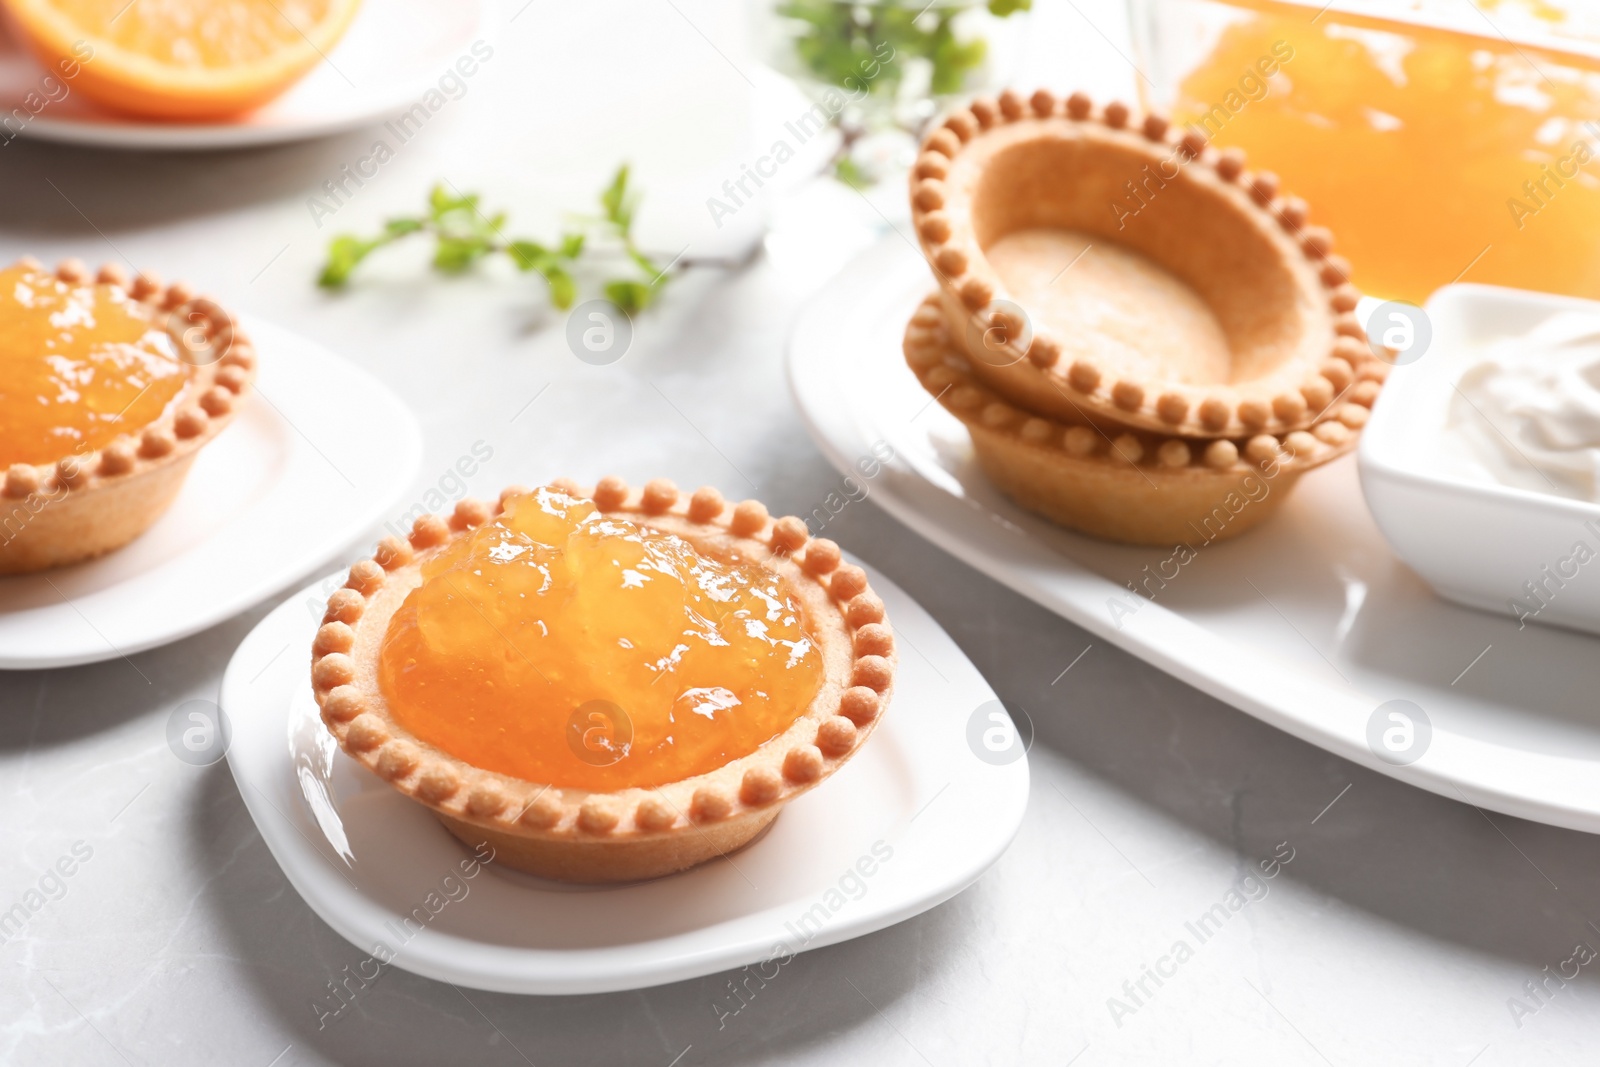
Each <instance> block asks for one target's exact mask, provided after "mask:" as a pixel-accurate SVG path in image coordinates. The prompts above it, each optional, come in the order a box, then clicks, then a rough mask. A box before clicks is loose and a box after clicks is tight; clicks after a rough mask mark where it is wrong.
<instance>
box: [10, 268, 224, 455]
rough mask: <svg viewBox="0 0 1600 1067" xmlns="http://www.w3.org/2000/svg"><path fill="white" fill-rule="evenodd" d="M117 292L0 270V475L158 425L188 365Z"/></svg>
mask: <svg viewBox="0 0 1600 1067" xmlns="http://www.w3.org/2000/svg"><path fill="white" fill-rule="evenodd" d="M155 315H156V313H154V312H152V311H151V310H150V309H149V308H148V307H146V306H144V305H141V304H140V303H139V302H137V301H135V300H133V299H132V298H130V297H129V296H128V294H127V292H126V291H125V290H123V289H121V288H119V287H116V286H111V285H101V284H91V283H84V284H74V283H69V282H64V281H61V280H60V279H58V278H56V277H55V276H53V275H51V274H48V273H46V272H44V271H40V270H33V269H30V268H28V267H10V268H7V269H4V270H0V470H4V469H6V468H8V467H10V466H11V465H12V464H14V463H23V464H30V465H38V464H49V463H54V462H56V461H57V460H59V459H62V458H63V457H65V456H69V455H72V454H74V453H80V454H87V453H89V452H92V451H94V450H97V449H100V448H103V447H105V446H106V445H108V444H110V443H111V442H112V441H113V440H114V439H115V438H117V437H119V436H122V435H124V434H133V433H137V432H138V431H139V430H140V429H142V428H143V427H145V426H148V425H149V424H150V423H153V422H155V421H156V420H157V419H159V418H160V417H161V416H162V415H163V414H164V413H165V412H166V410H167V408H168V406H169V405H170V404H171V403H172V402H173V400H174V398H175V397H177V395H178V393H179V392H180V391H182V389H183V387H184V384H185V383H186V382H187V381H188V379H189V375H190V373H191V370H192V368H191V367H190V366H189V365H188V364H186V363H184V362H183V361H182V360H181V359H180V358H179V357H178V354H177V348H176V345H174V343H173V340H172V337H171V335H170V334H169V333H168V332H167V330H166V329H165V328H164V326H163V325H162V324H161V323H159V322H157V321H155V318H154V316H155Z"/></svg>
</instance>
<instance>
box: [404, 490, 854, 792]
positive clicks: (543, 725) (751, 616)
mask: <svg viewBox="0 0 1600 1067" xmlns="http://www.w3.org/2000/svg"><path fill="white" fill-rule="evenodd" d="M422 574H423V583H422V585H420V586H419V587H417V588H416V589H414V590H412V591H411V593H410V594H409V595H407V597H406V599H405V601H404V603H403V604H401V606H400V608H399V610H397V611H396V612H395V614H394V617H393V618H392V619H391V620H390V623H389V629H388V632H387V633H386V634H385V635H384V640H383V645H382V648H381V651H380V654H379V668H378V679H379V685H380V686H381V688H382V690H383V693H384V696H385V697H386V698H387V699H388V701H389V705H390V707H391V709H392V710H393V712H394V714H395V717H396V718H397V719H398V720H399V721H400V723H401V724H402V725H404V726H405V727H406V729H408V730H410V731H411V732H412V733H413V734H414V735H416V736H417V737H419V738H421V739H422V740H424V741H427V742H429V743H431V744H433V745H435V746H437V747H439V748H441V749H443V750H444V751H446V752H449V753H451V754H452V755H454V756H456V757H457V758H459V759H462V760H465V761H466V762H468V763H471V764H473V765H474V766H477V767H482V768H484V769H486V770H492V771H499V772H500V773H502V774H508V775H512V776H514V777H517V778H522V779H525V780H527V781H532V782H542V783H549V784H551V785H554V786H560V787H575V788H583V789H595V790H613V789H622V788H629V787H634V786H643V787H648V786H654V785H660V784H663V783H666V782H672V781H678V780H680V779H683V778H686V777H689V776H692V775H695V774H701V773H704V772H707V771H711V770H715V769H716V768H718V767H721V766H723V765H724V764H726V763H727V762H729V761H730V760H733V759H737V758H738V757H740V756H744V755H747V754H749V753H750V752H753V751H755V750H756V749H757V748H758V747H760V746H761V744H762V743H763V742H765V741H767V740H768V739H770V738H772V737H774V736H776V735H777V734H779V733H781V732H782V731H783V730H785V729H786V728H787V727H788V726H789V725H790V724H791V723H793V722H794V720H795V719H796V718H798V717H799V716H800V715H801V714H802V713H803V712H804V711H805V710H806V709H807V708H808V707H809V706H810V704H811V701H812V700H813V698H814V697H815V696H816V694H817V691H818V690H819V689H820V688H821V685H822V656H821V653H820V651H819V650H818V649H817V647H816V645H815V644H814V642H813V641H812V640H811V638H810V637H809V636H808V635H807V633H806V629H805V619H804V615H803V613H802V611H801V608H800V605H799V604H798V603H797V602H796V601H795V599H794V597H793V596H792V595H791V593H790V591H789V590H788V588H787V587H786V583H785V581H784V580H783V579H782V578H781V577H780V576H778V575H777V574H775V573H773V572H772V571H770V570H767V569H766V568H763V567H761V566H758V565H756V564H755V563H752V562H750V561H747V560H741V559H738V558H730V559H717V558H712V557H709V556H706V555H703V554H701V553H699V552H697V551H696V550H695V549H694V548H693V547H692V546H691V545H689V543H688V542H686V541H684V540H683V539H681V538H679V537H676V536H673V535H671V534H667V533H663V532H660V531H657V530H653V529H650V528H649V527H647V526H644V525H640V524H638V523H634V522H630V521H628V520H626V519H622V518H618V517H615V516H608V515H603V514H601V513H600V512H598V511H597V510H596V508H595V506H594V504H593V503H591V502H590V501H588V500H582V499H575V498H572V497H569V496H567V495H566V494H564V493H562V492H561V491H560V490H557V489H550V488H544V489H538V490H535V491H534V492H532V493H530V494H528V495H525V496H515V497H512V498H510V499H509V500H508V501H507V506H506V510H505V511H504V512H503V513H502V514H500V515H499V516H497V517H495V518H494V519H491V520H490V521H489V522H487V523H485V524H483V525H482V526H480V527H478V528H477V529H475V530H473V531H472V532H471V533H470V534H468V535H466V536H464V537H461V538H460V539H458V540H457V541H456V542H455V543H454V544H452V545H451V546H450V547H449V548H447V549H446V550H445V551H444V552H442V553H440V554H439V555H437V556H435V557H434V558H432V559H429V560H428V561H427V562H425V563H424V564H423V567H422Z"/></svg>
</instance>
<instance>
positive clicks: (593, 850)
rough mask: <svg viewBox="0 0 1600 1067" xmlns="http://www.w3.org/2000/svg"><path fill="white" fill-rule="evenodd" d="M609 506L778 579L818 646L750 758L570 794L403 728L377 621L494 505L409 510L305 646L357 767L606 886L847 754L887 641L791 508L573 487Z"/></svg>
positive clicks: (687, 849) (884, 691)
mask: <svg viewBox="0 0 1600 1067" xmlns="http://www.w3.org/2000/svg"><path fill="white" fill-rule="evenodd" d="M556 484H558V485H560V486H561V487H562V488H564V489H565V490H566V491H567V492H569V493H572V494H574V495H582V496H588V497H590V498H591V499H593V500H594V501H595V503H596V505H597V506H598V507H599V508H600V510H601V511H602V512H603V513H605V514H608V515H619V516H624V517H626V518H628V519H630V520H632V521H634V522H637V523H640V524H641V525H644V526H648V527H650V528H652V529H656V530H661V531H664V532H667V533H672V534H676V535H678V536H679V537H682V538H683V539H684V540H686V541H688V542H689V543H690V544H691V545H693V546H694V547H695V548H696V550H698V551H701V552H705V553H707V554H710V555H713V556H726V555H727V554H728V553H729V552H730V551H733V550H737V552H738V554H739V555H740V556H741V558H743V559H745V560H747V561H749V562H753V563H756V564H758V565H760V566H762V567H765V568H768V569H770V570H772V571H775V572H777V573H778V574H780V575H782V576H783V577H784V578H786V579H788V581H789V584H790V587H791V589H792V590H793V591H794V595H795V596H796V597H797V598H798V599H799V600H800V602H801V603H802V605H803V607H804V610H805V613H806V618H807V620H808V622H809V623H810V633H811V636H812V637H813V639H814V640H815V641H816V645H817V648H818V650H819V651H820V652H821V654H822V661H823V669H824V682H823V685H822V688H821V689H820V690H819V691H818V693H817V695H816V697H815V699H813V701H812V702H811V704H810V706H809V707H808V708H807V709H806V710H805V712H804V713H803V714H802V715H800V717H799V718H797V719H796V720H795V722H794V723H793V724H792V725H790V726H789V727H788V728H787V729H786V730H785V731H784V732H783V733H781V734H779V735H778V736H777V737H774V738H773V739H771V740H770V741H768V742H766V743H765V744H764V745H762V746H761V747H760V748H759V749H757V750H756V751H755V752H752V753H750V754H749V755H747V756H743V757H741V758H739V759H736V760H733V761H732V762H730V763H728V764H726V765H725V766H723V767H720V768H718V769H717V770H714V771H711V772H708V773H706V774H701V775H696V776H693V777H690V778H686V779H683V780H681V781H678V782H673V783H669V784H667V785H663V786H660V787H656V788H647V789H646V788H634V789H621V790H615V791H611V792H603V791H589V790H584V789H568V788H558V787H553V786H548V785H545V784H543V783H539V782H529V781H525V780H523V779H520V778H516V777H513V776H510V775H506V774H500V773H497V772H493V771H488V770H484V769H482V768H479V767H475V766H473V765H472V764H470V763H467V762H465V761H463V760H460V759H458V758H456V757H455V756H453V755H451V754H450V753H448V752H445V751H443V750H441V749H439V748H437V747H435V746H433V745H431V744H429V743H427V742H426V741H423V740H421V739H419V738H417V737H416V736H414V735H413V734H412V733H411V732H410V731H409V730H407V729H406V728H405V727H404V726H402V725H401V724H400V723H399V722H398V721H397V720H396V718H395V716H394V714H393V712H392V710H391V709H390V707H389V704H388V701H387V700H386V699H385V697H384V695H383V692H382V690H381V689H380V687H379V685H378V680H377V679H378V658H379V656H378V653H379V648H380V646H381V643H382V640H383V637H384V634H385V632H386V631H387V628H388V624H389V620H390V618H391V617H392V616H393V614H394V612H395V611H396V609H398V608H399V606H400V604H401V602H402V601H404V599H405V597H406V595H407V594H408V593H410V592H411V590H413V589H415V588H416V587H417V586H418V585H420V584H421V581H422V576H421V563H422V561H424V560H426V559H427V558H429V557H431V556H433V555H435V554H437V553H439V552H440V551H442V550H443V549H444V547H445V546H446V545H447V544H449V542H450V541H452V540H453V539H454V538H456V537H459V536H461V535H462V534H464V533H466V532H467V531H468V530H470V529H472V528H473V527H475V526H479V525H481V524H482V523H484V522H486V521H488V519H489V518H490V517H491V516H492V515H494V514H498V513H499V512H500V511H501V510H503V508H504V506H505V501H506V498H507V496H508V495H510V494H511V493H514V492H519V491H524V490H519V489H517V488H512V489H507V490H506V491H505V492H504V493H502V494H501V497H500V502H499V504H497V505H496V506H495V507H493V508H491V507H489V506H488V505H486V504H484V503H482V502H481V501H476V500H470V499H469V500H464V501H462V502H461V503H459V504H458V505H456V508H455V511H454V513H453V514H452V515H451V516H450V518H449V519H448V520H445V519H443V518H441V517H439V516H434V515H428V516H424V517H423V518H421V519H418V520H417V522H416V524H415V526H414V527H413V529H412V532H411V536H410V538H409V539H408V540H404V541H402V540H400V539H399V538H393V537H391V538H387V539H386V540H384V541H383V542H381V543H380V544H379V545H378V550H377V551H376V552H375V553H374V554H373V557H372V558H371V559H367V560H362V561H360V562H358V563H356V564H355V565H354V566H352V567H351V568H350V577H349V580H348V582H347V583H346V585H345V587H344V588H343V589H340V590H338V591H337V592H335V593H334V594H333V596H332V597H330V598H329V600H328V608H327V613H326V614H325V615H324V616H323V624H322V627H321V629H319V630H318V631H317V636H316V639H315V642H314V643H313V646H312V658H311V678H312V685H313V689H314V691H315V694H316V699H317V704H318V706H319V707H320V708H321V709H322V720H323V722H324V723H325V724H326V725H327V727H328V729H329V731H331V732H332V733H333V735H334V737H335V738H337V739H338V741H339V744H340V746H341V747H342V748H343V749H344V751H345V752H346V753H348V754H349V755H350V756H351V757H352V758H354V759H355V760H356V761H357V762H359V763H361V764H362V765H363V766H365V767H366V768H367V769H369V770H371V771H372V772H373V773H375V774H377V775H378V776H379V777H380V778H383V779H384V780H385V781H387V782H388V783H389V784H390V785H392V786H393V787H394V788H395V789H397V790H398V791H399V792H401V793H403V794H405V795H406V796H408V797H411V798H412V799H413V800H415V801H417V802H418V803H420V804H423V805H424V806H426V807H428V808H430V809H431V810H432V811H433V812H434V814H435V815H437V816H438V817H439V819H440V821H441V822H443V823H444V825H445V827H446V828H447V829H448V830H449V831H450V832H451V833H453V834H455V835H456V836H457V837H458V838H460V839H461V840H462V841H464V842H466V843H467V844H469V845H476V844H477V843H478V842H480V841H484V840H488V841H489V842H490V843H491V844H492V845H493V846H494V848H495V850H496V856H497V859H499V860H500V861H501V862H504V863H507V864H509V865H511V866H513V867H516V868H518V869H520V870H525V871H528V872H530V873H533V874H538V875H542V876H544V877H548V878H558V879H562V880H565V881H578V882H619V881H634V880H638V879H642V878H653V877H656V876H659V875H663V874H670V873H672V872H674V871H679V870H683V869H685V868H688V867H692V866H694V865H695V864H698V863H702V862H704V861H706V860H709V859H712V858H714V857H716V856H719V855H726V854H727V853H729V852H731V851H732V850H734V849H736V848H739V847H740V846H742V845H744V844H746V843H747V842H749V841H750V840H751V839H752V838H753V837H754V836H755V835H756V834H758V833H759V832H760V831H761V830H762V829H764V828H765V827H766V826H767V824H768V823H770V822H771V821H772V820H773V819H774V818H775V817H776V816H777V814H778V812H779V811H780V810H781V809H782V807H783V805H784V804H786V803H788V802H789V801H791V800H793V799H794V798H795V797H798V796H800V795H801V794H802V793H805V792H807V791H809V790H810V789H813V788H815V787H816V786H817V785H818V784H819V783H820V782H822V781H823V780H824V779H826V778H827V777H828V776H829V775H831V774H832V773H833V772H834V771H836V770H838V769H839V768H840V767H841V766H843V765H844V763H845V762H846V761H847V760H849V759H850V757H851V756H852V755H854V754H855V753H856V751H858V750H859V748H860V747H861V745H862V743H863V742H865V741H866V739H867V737H868V735H869V734H871V733H872V730H873V729H874V727H876V725H877V723H878V721H879V719H881V718H882V714H883V712H884V711H885V710H886V709H887V708H888V705H889V701H890V698H891V696H892V693H893V686H894V672H895V663H896V656H895V640H894V633H893V631H892V630H891V628H890V626H889V620H888V618H887V616H886V615H885V613H884V606H883V601H882V600H881V599H879V598H878V596H877V595H876V594H875V593H873V591H872V590H871V589H870V588H869V587H868V583H867V578H866V573H865V572H864V571H862V570H861V568H860V567H856V566H854V565H852V564H849V563H846V562H843V561H842V559H841V557H840V553H839V547H838V545H836V544H834V543H833V542H832V541H829V540H826V539H824V538H812V537H811V536H810V534H809V533H808V531H807V530H806V526H805V523H804V522H802V521H801V520H800V519H798V518H795V517H793V516H789V517H786V518H779V519H773V518H772V517H771V516H769V515H768V513H767V509H766V508H765V507H763V506H762V505H761V504H760V503H758V502H756V501H753V500H746V501H744V502H742V503H740V504H737V505H734V504H733V503H731V502H729V501H726V500H724V499H723V498H722V496H721V494H719V493H718V492H717V491H716V490H715V489H712V488H710V487H705V488H702V489H699V490H697V491H696V492H694V493H693V494H686V493H680V492H679V491H678V489H677V487H676V486H674V485H673V484H672V483H671V482H668V481H664V480H657V481H652V482H650V483H648V484H647V485H645V486H643V487H642V488H629V487H628V486H627V485H626V484H625V483H623V482H622V481H621V480H620V479H616V478H607V479H604V480H602V481H601V482H600V483H599V484H598V485H597V486H595V488H594V490H593V491H592V492H588V493H584V492H582V491H580V490H579V489H578V487H577V486H575V485H571V484H569V483H556Z"/></svg>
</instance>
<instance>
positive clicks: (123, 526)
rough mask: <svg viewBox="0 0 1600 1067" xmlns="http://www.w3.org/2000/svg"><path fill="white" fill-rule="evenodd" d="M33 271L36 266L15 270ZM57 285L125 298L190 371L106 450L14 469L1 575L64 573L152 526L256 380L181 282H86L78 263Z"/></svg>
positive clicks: (6, 490)
mask: <svg viewBox="0 0 1600 1067" xmlns="http://www.w3.org/2000/svg"><path fill="white" fill-rule="evenodd" d="M17 265H18V266H25V267H29V268H31V269H35V270H40V269H43V268H42V267H40V265H39V264H38V262H37V261H36V260H31V259H23V260H20V261H19V262H18V264H17ZM55 274H56V277H58V278H60V279H61V280H62V281H64V282H69V283H83V282H88V281H91V280H93V281H97V282H100V283H103V284H106V285H112V286H115V287H117V288H119V289H122V290H124V291H125V292H126V293H127V294H128V296H129V297H130V298H131V299H133V300H135V301H137V302H139V303H140V304H143V305H144V306H145V307H146V308H147V309H149V310H150V311H151V312H152V313H160V314H164V315H165V316H167V323H168V326H167V329H168V332H169V333H171V334H173V338H174V342H175V344H176V345H177V347H178V350H179V352H180V353H181V354H182V358H183V360H184V362H186V363H188V364H190V366H191V367H193V370H192V372H191V373H190V376H189V380H188V381H187V382H186V383H185V384H184V387H183V389H182V390H181V391H180V392H179V393H178V395H177V397H176V398H175V399H174V401H173V403H172V404H171V405H170V406H169V408H168V410H167V412H166V414H164V415H163V416H162V417H161V418H159V419H157V420H156V421H155V422H152V423H149V424H148V425H146V426H143V427H140V428H139V430H138V431H137V432H135V433H129V434H124V435H122V436H120V437H118V438H116V439H115V440H113V441H112V442H111V443H110V444H108V445H106V446H105V447H104V448H101V449H98V450H93V451H85V452H82V453H74V454H72V455H70V456H66V457H64V458H62V459H61V460H59V461H58V462H56V463H53V464H39V465H29V464H26V463H16V464H12V466H11V467H10V468H8V469H7V470H6V472H5V480H4V484H3V485H0V574H22V573H29V572H33V571H40V570H46V569H48V568H52V567H62V566H66V565H68V564H71V563H77V562H80V561H82V560H86V559H91V558H93V557H95V556H99V555H103V554H104V553H106V552H110V551H112V550H113V549H117V548H120V547H122V546H123V545H125V544H127V543H128V542H129V541H131V540H133V539H134V538H135V537H137V536H139V535H140V534H141V533H143V532H144V531H145V530H146V529H148V528H149V526H150V525H151V524H152V523H154V522H155V521H156V519H158V518H160V516H161V515H162V513H163V512H165V511H166V509H167V507H168V506H169V505H170V504H171V503H172V500H173V498H174V497H176V496H177V495H178V490H179V489H181V488H182V487H183V480H184V478H185V477H186V476H187V475H188V473H189V468H190V466H191V465H192V464H193V463H194V458H195V456H196V455H197V454H198V453H199V451H200V449H202V448H204V447H205V446H206V445H207V444H209V443H210V442H211V440H212V439H213V438H214V437H216V435H217V434H218V433H220V432H221V431H222V429H223V428H224V427H225V426H227V425H228V423H229V422H230V421H232V419H233V415H234V412H235V411H236V410H237V409H238V406H239V403H240V401H241V400H242V398H243V397H244V395H245V394H246V393H247V392H248V391H249V389H250V387H251V384H252V383H253V382H254V380H255V374H256V353H255V348H254V346H253V345H252V344H251V343H250V340H249V338H248V337H246V336H245V335H244V334H243V333H242V332H241V331H240V330H239V329H238V327H237V326H236V324H235V323H234V320H233V318H232V316H230V315H229V314H228V313H227V312H226V311H224V310H223V309H222V308H221V307H219V306H218V305H217V304H216V303H215V302H213V301H211V300H208V299H205V298H203V297H196V296H195V295H194V293H193V291H192V290H191V289H190V288H189V287H188V286H186V285H184V284H182V283H181V282H174V283H173V284H171V285H163V284H162V282H161V280H160V279H159V278H157V277H156V276H155V275H153V274H140V275H138V276H137V277H135V278H132V279H130V278H129V277H128V275H127V273H126V272H125V271H123V270H122V268H121V267H119V266H117V265H116V264H107V265H106V266H104V267H101V268H100V271H99V273H98V274H97V275H95V276H94V277H93V278H91V276H90V274H89V272H88V270H87V269H86V268H85V267H84V266H83V264H82V263H79V262H78V261H76V260H66V261H63V262H62V263H61V264H60V265H59V266H58V267H57V268H56V271H55Z"/></svg>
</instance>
